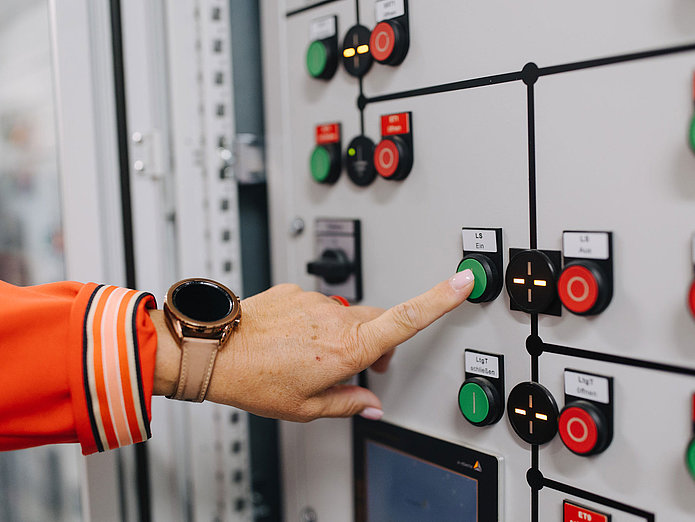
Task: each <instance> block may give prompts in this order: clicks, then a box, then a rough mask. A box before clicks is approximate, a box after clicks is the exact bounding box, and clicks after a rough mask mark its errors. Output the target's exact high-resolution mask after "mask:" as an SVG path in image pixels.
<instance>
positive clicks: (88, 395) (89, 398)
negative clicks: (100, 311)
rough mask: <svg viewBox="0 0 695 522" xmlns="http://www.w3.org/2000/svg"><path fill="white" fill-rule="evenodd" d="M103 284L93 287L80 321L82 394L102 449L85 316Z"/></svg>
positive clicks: (98, 446) (95, 439)
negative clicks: (89, 368) (90, 383)
mask: <svg viewBox="0 0 695 522" xmlns="http://www.w3.org/2000/svg"><path fill="white" fill-rule="evenodd" d="M103 286H104V285H99V286H97V287H96V288H95V289H94V292H92V295H91V296H89V302H88V303H87V308H86V309H85V312H84V320H83V321H82V384H83V385H84V396H85V399H87V412H88V413H89V424H90V425H91V426H92V435H94V442H96V445H97V450H98V451H100V452H101V451H104V445H103V443H102V442H101V438H100V437H99V431H98V430H97V421H96V419H95V418H94V410H93V409H92V394H91V392H90V391H89V376H88V373H87V345H88V342H87V317H89V310H90V309H91V308H92V302H93V301H94V297H95V296H96V295H97V292H98V291H99V290H100V289H101V288H102V287H103Z"/></svg>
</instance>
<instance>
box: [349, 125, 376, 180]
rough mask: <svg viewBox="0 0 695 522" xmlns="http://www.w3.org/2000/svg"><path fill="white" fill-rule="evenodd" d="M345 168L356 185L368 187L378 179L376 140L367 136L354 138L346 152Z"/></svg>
mask: <svg viewBox="0 0 695 522" xmlns="http://www.w3.org/2000/svg"><path fill="white" fill-rule="evenodd" d="M345 168H346V170H347V174H348V177H349V178H350V179H351V180H352V182H353V183H354V184H355V185H359V186H360V187H366V186H367V185H369V184H370V183H372V181H374V180H375V179H376V170H375V169H374V142H373V141H372V140H370V139H369V138H367V137H366V136H357V137H356V138H353V140H352V141H351V142H350V144H349V145H348V148H347V153H346V154H345Z"/></svg>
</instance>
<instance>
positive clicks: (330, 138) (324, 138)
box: [316, 123, 340, 145]
mask: <svg viewBox="0 0 695 522" xmlns="http://www.w3.org/2000/svg"><path fill="white" fill-rule="evenodd" d="M339 141H340V124H339V123H328V124H326V125H317V126H316V144H317V145H326V144H328V143H338V142H339Z"/></svg>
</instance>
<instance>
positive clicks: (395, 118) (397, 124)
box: [381, 112, 410, 136]
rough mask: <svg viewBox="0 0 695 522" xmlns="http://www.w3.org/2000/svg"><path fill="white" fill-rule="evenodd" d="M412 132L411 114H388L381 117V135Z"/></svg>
mask: <svg viewBox="0 0 695 522" xmlns="http://www.w3.org/2000/svg"><path fill="white" fill-rule="evenodd" d="M409 132H410V114H409V113H407V112H401V113H400V114H386V115H384V116H382V117H381V135H382V136H394V135H396V134H408V133H409Z"/></svg>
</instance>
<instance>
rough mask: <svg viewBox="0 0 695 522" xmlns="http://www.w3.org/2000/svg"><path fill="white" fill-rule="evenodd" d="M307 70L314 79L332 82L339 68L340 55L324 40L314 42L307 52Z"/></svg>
mask: <svg viewBox="0 0 695 522" xmlns="http://www.w3.org/2000/svg"><path fill="white" fill-rule="evenodd" d="M306 68H307V70H308V71H309V74H310V75H311V77H312V78H320V79H322V80H330V79H331V78H332V77H333V75H334V74H335V71H336V69H337V68H338V53H337V49H336V48H335V47H334V46H330V45H327V44H326V42H325V41H323V40H314V41H313V42H311V43H310V44H309V48H308V49H307V51H306Z"/></svg>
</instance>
